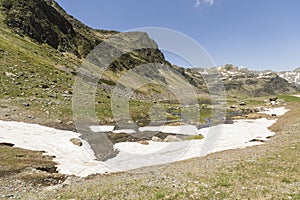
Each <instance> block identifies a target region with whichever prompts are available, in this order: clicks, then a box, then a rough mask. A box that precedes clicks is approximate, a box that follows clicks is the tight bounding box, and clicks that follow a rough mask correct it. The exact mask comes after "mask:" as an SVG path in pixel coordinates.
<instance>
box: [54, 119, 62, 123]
mask: <svg viewBox="0 0 300 200" xmlns="http://www.w3.org/2000/svg"><path fill="white" fill-rule="evenodd" d="M54 122H55V123H58V124H61V123H63V120H61V119H56V120H55V121H54Z"/></svg>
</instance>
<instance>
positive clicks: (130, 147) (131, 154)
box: [0, 108, 288, 177]
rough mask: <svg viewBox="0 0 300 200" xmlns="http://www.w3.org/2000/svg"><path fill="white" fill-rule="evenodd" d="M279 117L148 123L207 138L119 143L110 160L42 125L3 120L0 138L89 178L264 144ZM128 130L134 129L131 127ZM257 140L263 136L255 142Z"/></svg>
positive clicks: (280, 111)
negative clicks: (195, 123) (206, 122)
mask: <svg viewBox="0 0 300 200" xmlns="http://www.w3.org/2000/svg"><path fill="white" fill-rule="evenodd" d="M287 111H288V110H287V109H285V108H275V109H271V110H267V111H266V114H276V115H277V116H279V115H282V114H284V113H285V112H287ZM275 122H276V119H274V120H267V119H264V118H263V119H257V120H236V121H234V123H233V124H221V125H218V126H214V127H209V128H203V129H200V130H197V129H195V127H193V126H179V127H166V126H165V127H146V128H144V129H145V130H149V129H151V130H152V131H157V130H159V131H161V130H164V131H165V132H167V131H168V132H167V133H177V134H182V133H190V134H191V133H192V134H202V135H203V136H204V139H203V140H192V141H182V142H173V143H167V142H153V141H149V145H142V144H139V143H137V142H123V143H118V144H115V146H114V147H115V149H118V150H119V151H120V152H119V154H118V155H117V156H116V157H114V158H112V159H109V160H107V161H105V162H102V161H97V160H96V157H95V156H94V153H93V150H92V149H91V147H90V145H89V144H88V143H87V142H86V141H84V140H82V142H83V145H82V146H81V147H79V146H76V145H74V144H73V143H71V142H70V139H71V138H79V136H80V135H79V134H78V133H75V132H71V131H63V130H57V129H54V128H49V127H45V126H40V125H36V124H26V123H22V122H6V121H1V120H0V143H3V142H8V143H12V144H15V147H19V148H23V149H28V150H34V151H45V152H46V153H45V154H47V155H51V156H55V158H54V161H55V162H56V163H57V167H58V171H59V173H62V174H68V175H76V176H80V177H86V176H88V175H90V174H96V173H100V174H101V173H106V172H108V173H109V172H117V171H125V170H131V169H137V168H141V167H145V166H152V165H158V164H165V163H170V162H174V161H179V160H185V159H189V158H193V157H199V156H205V155H207V154H208V153H212V152H217V151H222V150H227V149H234V148H244V147H247V146H254V145H259V144H262V142H258V141H264V140H267V138H268V137H269V136H273V135H274V134H275V133H273V132H271V131H270V130H268V127H270V126H271V125H272V124H274V123H275ZM183 127H184V128H183ZM91 129H92V130H94V131H95V132H98V131H103V130H105V131H107V130H111V131H112V129H113V128H112V127H111V126H107V127H101V128H100V127H97V126H93V127H91ZM140 129H141V130H144V129H143V128H140ZM187 130H188V131H187ZM127 131H128V133H131V131H130V130H127ZM181 131H182V132H181ZM116 132H118V131H116ZM253 139H257V140H256V141H251V140H253Z"/></svg>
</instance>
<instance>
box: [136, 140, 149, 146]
mask: <svg viewBox="0 0 300 200" xmlns="http://www.w3.org/2000/svg"><path fill="white" fill-rule="evenodd" d="M138 143H139V144H142V145H149V142H147V141H145V140H142V141H138Z"/></svg>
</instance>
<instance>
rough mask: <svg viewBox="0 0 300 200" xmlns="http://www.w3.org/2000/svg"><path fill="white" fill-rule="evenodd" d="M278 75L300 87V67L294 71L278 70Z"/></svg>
mask: <svg viewBox="0 0 300 200" xmlns="http://www.w3.org/2000/svg"><path fill="white" fill-rule="evenodd" d="M278 75H279V76H280V77H281V78H284V79H286V80H287V81H288V82H289V83H291V84H293V85H295V86H296V87H300V68H297V69H295V70H293V71H284V72H278Z"/></svg>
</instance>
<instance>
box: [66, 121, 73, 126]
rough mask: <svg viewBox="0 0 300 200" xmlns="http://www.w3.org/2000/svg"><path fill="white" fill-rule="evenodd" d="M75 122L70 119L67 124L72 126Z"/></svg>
mask: <svg viewBox="0 0 300 200" xmlns="http://www.w3.org/2000/svg"><path fill="white" fill-rule="evenodd" d="M73 123H74V122H73V121H68V122H67V123H66V124H67V125H69V126H70V125H73Z"/></svg>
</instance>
